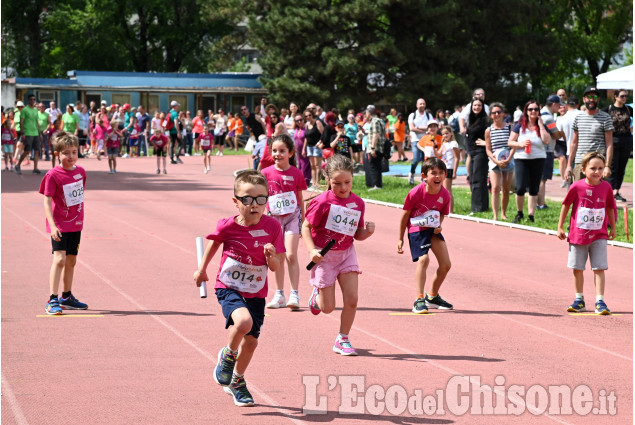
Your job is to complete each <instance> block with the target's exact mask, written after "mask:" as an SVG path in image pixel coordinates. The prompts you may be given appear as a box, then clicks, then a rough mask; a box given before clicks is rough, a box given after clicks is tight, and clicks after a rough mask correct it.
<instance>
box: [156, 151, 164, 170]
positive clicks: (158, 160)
mask: <svg viewBox="0 0 635 425" xmlns="http://www.w3.org/2000/svg"><path fill="white" fill-rule="evenodd" d="M161 156H162V155H160V154H159V155H157V171H159V170H161ZM164 167H165V166H164Z"/></svg>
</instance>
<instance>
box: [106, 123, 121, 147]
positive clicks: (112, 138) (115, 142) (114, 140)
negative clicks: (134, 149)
mask: <svg viewBox="0 0 635 425" xmlns="http://www.w3.org/2000/svg"><path fill="white" fill-rule="evenodd" d="M108 133H110V134H108V140H107V141H106V147H107V148H118V147H119V136H118V135H117V133H116V132H115V130H114V129H113V128H112V127H108Z"/></svg>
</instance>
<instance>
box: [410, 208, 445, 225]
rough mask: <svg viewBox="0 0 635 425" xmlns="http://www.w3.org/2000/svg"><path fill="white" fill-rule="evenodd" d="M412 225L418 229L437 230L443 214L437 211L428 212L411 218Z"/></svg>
mask: <svg viewBox="0 0 635 425" xmlns="http://www.w3.org/2000/svg"><path fill="white" fill-rule="evenodd" d="M410 224H411V225H412V226H417V227H431V228H433V229H436V228H437V227H439V226H440V225H441V213H440V212H439V211H435V210H428V211H426V212H424V213H423V214H422V215H420V216H419V217H414V218H411V219H410Z"/></svg>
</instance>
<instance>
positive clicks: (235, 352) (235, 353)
mask: <svg viewBox="0 0 635 425" xmlns="http://www.w3.org/2000/svg"><path fill="white" fill-rule="evenodd" d="M227 349H228V350H229V351H230V352H232V353H234V356H237V355H238V350H236V351H234V350H232V349H231V348H229V345H228V346H227Z"/></svg>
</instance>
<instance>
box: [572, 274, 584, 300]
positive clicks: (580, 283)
mask: <svg viewBox="0 0 635 425" xmlns="http://www.w3.org/2000/svg"><path fill="white" fill-rule="evenodd" d="M573 284H574V285H575V292H576V293H577V294H582V293H583V292H584V270H575V269H574V270H573Z"/></svg>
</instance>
